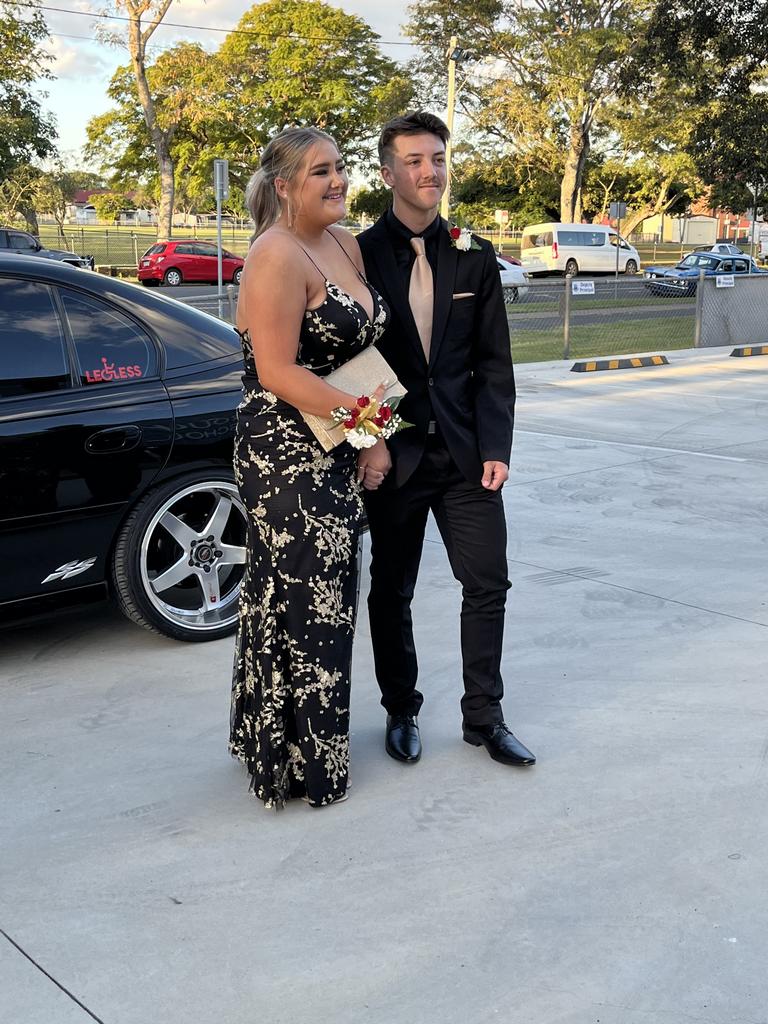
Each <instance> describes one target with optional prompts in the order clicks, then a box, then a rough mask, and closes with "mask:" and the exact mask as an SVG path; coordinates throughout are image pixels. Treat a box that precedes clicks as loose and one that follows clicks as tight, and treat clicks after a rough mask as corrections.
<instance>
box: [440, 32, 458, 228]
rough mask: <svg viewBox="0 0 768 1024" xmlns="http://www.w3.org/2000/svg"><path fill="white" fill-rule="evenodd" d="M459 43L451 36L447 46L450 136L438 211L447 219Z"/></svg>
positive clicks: (456, 38) (448, 122) (446, 148)
mask: <svg viewBox="0 0 768 1024" xmlns="http://www.w3.org/2000/svg"><path fill="white" fill-rule="evenodd" d="M458 45H459V40H458V37H457V36H451V42H450V44H449V46H448V117H447V127H448V131H449V132H450V138H449V139H448V142H447V143H446V146H445V192H444V193H443V199H442V202H441V203H440V213H441V214H442V216H443V217H445V218H446V219H447V217H448V213H449V210H450V207H451V154H452V152H453V112H454V108H455V106H456V61H455V60H454V58H453V53H454V51H455V50H456V47H457V46H458Z"/></svg>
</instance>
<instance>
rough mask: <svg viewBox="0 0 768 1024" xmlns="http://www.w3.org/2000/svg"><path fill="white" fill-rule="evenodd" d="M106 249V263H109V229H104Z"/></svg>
mask: <svg viewBox="0 0 768 1024" xmlns="http://www.w3.org/2000/svg"><path fill="white" fill-rule="evenodd" d="M104 248H105V249H106V253H107V255H106V262H107V263H109V228H104Z"/></svg>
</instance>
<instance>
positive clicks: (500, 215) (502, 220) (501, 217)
mask: <svg viewBox="0 0 768 1024" xmlns="http://www.w3.org/2000/svg"><path fill="white" fill-rule="evenodd" d="M493 219H494V220H495V221H496V223H497V224H509V210H496V211H495V213H494V215H493Z"/></svg>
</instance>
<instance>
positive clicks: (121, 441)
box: [85, 424, 141, 455]
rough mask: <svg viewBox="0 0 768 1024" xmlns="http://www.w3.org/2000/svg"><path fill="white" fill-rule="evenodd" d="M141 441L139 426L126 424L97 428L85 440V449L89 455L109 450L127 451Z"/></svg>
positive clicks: (106, 452) (102, 453)
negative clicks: (102, 428) (104, 428)
mask: <svg viewBox="0 0 768 1024" xmlns="http://www.w3.org/2000/svg"><path fill="white" fill-rule="evenodd" d="M139 441H141V427H137V426H134V424H128V425H127V426H122V427H107V428H106V430H97V431H96V433H95V434H91V436H90V437H89V438H88V439H87V440H86V442H85V450H86V451H87V452H89V453H90V454H91V455H105V454H109V453H110V452H129V451H130V450H131V449H132V448H135V447H136V445H137V444H138V443H139Z"/></svg>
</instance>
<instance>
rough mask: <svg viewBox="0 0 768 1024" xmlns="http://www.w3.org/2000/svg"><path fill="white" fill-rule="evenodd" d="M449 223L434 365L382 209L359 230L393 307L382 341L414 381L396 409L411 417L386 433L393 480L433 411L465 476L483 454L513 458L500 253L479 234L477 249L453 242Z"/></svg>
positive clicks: (410, 466)
mask: <svg viewBox="0 0 768 1024" xmlns="http://www.w3.org/2000/svg"><path fill="white" fill-rule="evenodd" d="M442 227H443V229H444V230H442V231H440V234H439V241H438V245H439V249H438V260H437V273H436V275H435V309H434V317H433V321H432V342H431V346H430V354H429V364H427V360H426V359H425V357H424V350H423V349H422V346H421V341H420V340H419V335H418V331H417V330H416V324H415V322H414V319H413V316H412V314H411V308H410V305H409V304H408V294H407V291H406V286H405V283H404V281H403V278H402V275H401V272H400V270H399V268H398V266H397V264H396V262H395V256H394V252H393V249H392V244H391V242H390V237H389V233H388V231H387V228H386V225H385V221H384V218H383V217H382V218H380V219H379V220H378V221H377V222H376V223H375V224H374V225H373V226H372V227H370V228H368V230H367V231H363V232H362V234H360V235H358V238H357V240H358V242H359V243H360V248H361V250H362V253H363V259H364V261H365V271H366V275H367V277H368V280H369V281H370V282H371V284H372V285H373V286H374V287H375V288H376V289H377V290H378V291H379V292H380V293H381V295H382V296H383V297H384V299H385V300H386V302H387V305H388V306H389V308H390V311H391V313H392V319H391V321H390V323H389V326H388V327H387V330H386V331H385V332H384V335H383V336H382V338H381V339H380V341H379V342H378V343H377V347H378V348H379V350H380V351H381V353H382V355H383V356H384V358H385V359H386V360H387V362H388V363H389V364H390V366H391V367H392V369H393V370H394V371H395V372H396V373H397V376H398V378H399V380H400V382H401V383H402V384H403V386H404V387H406V388H407V389H408V394H407V396H406V397H405V398H404V399H403V400H402V402H401V404H400V407H399V408H398V412H399V413H400V414H401V415H402V416H403V418H404V419H405V420H407V421H408V422H410V423H413V424H414V426H413V427H409V428H407V429H406V430H402V431H400V432H399V433H397V434H395V436H394V437H392V438H391V439H390V440H389V441H388V442H387V444H388V446H389V449H390V451H391V453H392V459H393V463H394V474H391V475H390V479H391V478H392V476H394V486H396V487H399V486H401V485H402V484H403V483H405V481H406V480H407V479H408V477H409V476H410V475H411V474H412V473H413V471H414V469H415V468H416V466H417V465H418V464H419V461H420V459H421V456H422V454H423V452H424V446H425V443H426V438H427V426H428V424H429V421H430V419H434V420H436V421H437V423H438V424H439V427H440V430H441V431H442V434H443V437H444V439H445V444H446V446H447V448H448V451H449V452H450V454H451V456H452V458H453V460H454V462H455V463H456V465H457V466H458V467H459V469H460V470H461V472H462V474H463V475H464V476H465V477H466V479H467V480H469V481H472V482H474V481H479V480H480V478H481V476H482V473H483V467H482V464H483V462H486V461H489V460H493V461H498V462H505V463H506V464H507V465H509V454H510V449H511V447H512V422H513V415H514V405H515V379H514V373H513V370H512V352H511V348H510V341H509V327H508V324H507V313H506V309H505V306H504V298H503V295H502V290H501V277H500V275H499V269H498V265H497V263H496V255H495V253H494V250H493V246H492V245H491V244H490V242H487V241H484V240H483V239H479V238H476V239H475V241H476V242H478V243H479V245H480V249H479V250H475V249H470V250H468V251H466V252H463V251H460V250H458V249H456V247H455V246H453V245H452V244H451V238H450V235H449V225H448V224H447V222H446V221H442ZM474 237H475V236H473V238H474ZM462 295H463V296H464V297H459V296H462Z"/></svg>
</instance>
